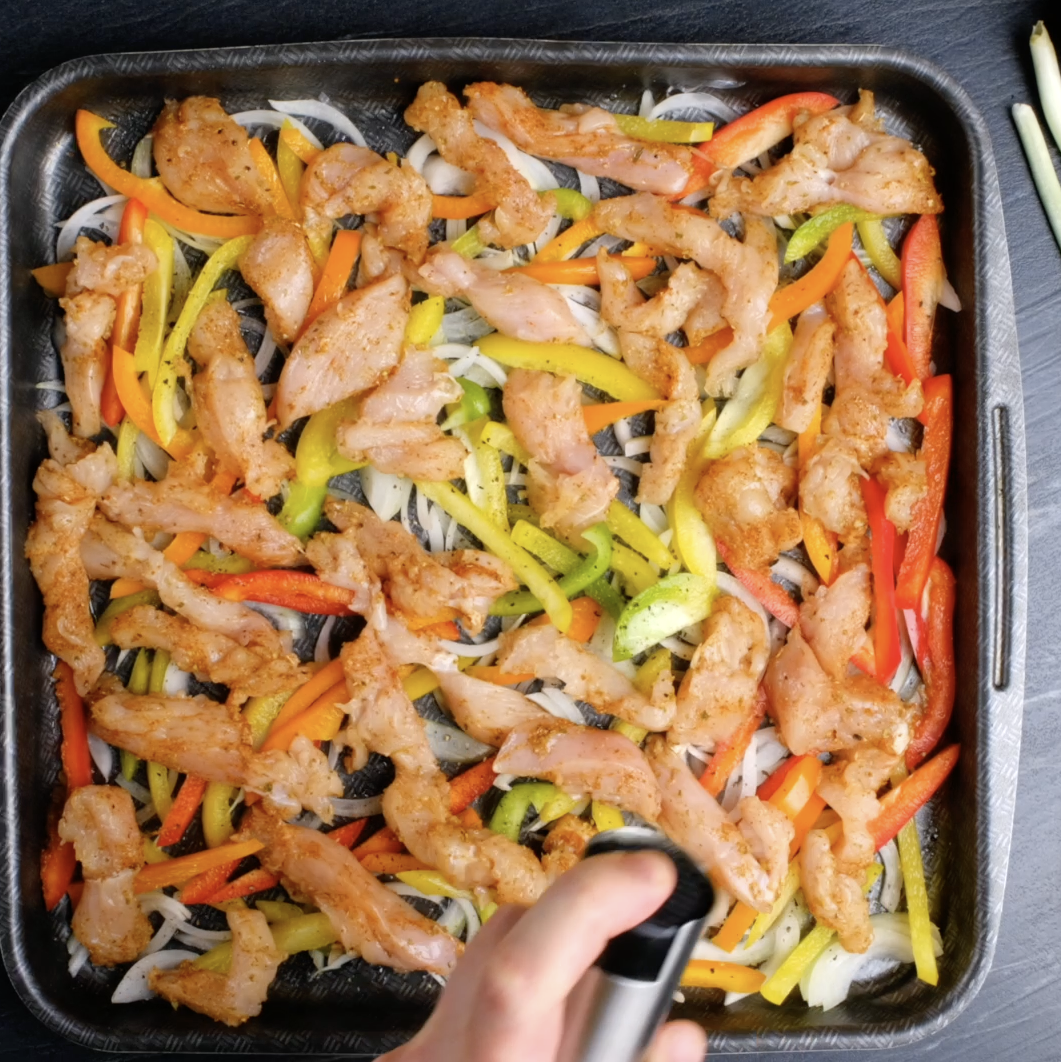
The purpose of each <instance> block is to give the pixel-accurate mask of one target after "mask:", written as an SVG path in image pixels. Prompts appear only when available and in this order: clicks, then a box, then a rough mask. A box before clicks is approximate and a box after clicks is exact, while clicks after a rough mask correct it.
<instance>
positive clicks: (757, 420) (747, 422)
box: [703, 322, 792, 461]
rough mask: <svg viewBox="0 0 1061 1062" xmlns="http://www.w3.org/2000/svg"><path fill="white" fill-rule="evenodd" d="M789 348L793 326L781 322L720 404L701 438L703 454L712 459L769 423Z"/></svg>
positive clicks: (748, 442)
mask: <svg viewBox="0 0 1061 1062" xmlns="http://www.w3.org/2000/svg"><path fill="white" fill-rule="evenodd" d="M791 349H792V329H791V328H789V326H788V323H787V322H782V323H781V324H779V325H777V326H776V327H775V328H774V329H773V331H771V332H770V333H769V334H768V335H767V337H766V341H765V342H764V343H763V348H762V351H761V352H760V354H759V360H758V361H757V362H756V363H755V364H754V365H752V366H751V367H750V368H747V369H745V370H744V374H743V375H742V376H741V378H740V382H739V383H738V384H737V390H736V392H735V394H734V395H733V397H732V398H731V399H730V400H729V401H728V402H727V403H726V405H725V406H724V407H723V409H722V412H721V413H720V414H719V415H718V419H717V420H716V421H715V424H714V427H713V428H712V429H711V431H710V433H709V435H708V437H707V439H706V441H705V442H704V449H703V456H704V458H705V459H706V460H709V461H714V460H717V459H718V458H720V457H725V456H726V454H728V453H730V452H732V451H733V450H736V449H737V448H738V447H739V446H751V445H752V444H753V443H754V442H755V440H756V439H758V438H759V436H760V435H762V433H763V432H764V431H765V430H766V429H767V428H768V427H769V426H770V424H771V423H772V422H773V419H774V416H775V415H776V413H777V406H778V403H779V402H780V401H781V390H782V388H783V386H784V377H785V362H786V361H787V360H788V354H789V351H790V350H791Z"/></svg>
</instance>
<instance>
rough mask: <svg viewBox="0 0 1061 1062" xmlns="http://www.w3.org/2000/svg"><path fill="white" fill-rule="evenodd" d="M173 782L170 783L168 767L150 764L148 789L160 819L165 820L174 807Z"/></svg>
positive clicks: (148, 766) (148, 767)
mask: <svg viewBox="0 0 1061 1062" xmlns="http://www.w3.org/2000/svg"><path fill="white" fill-rule="evenodd" d="M173 784H174V783H173V782H171V781H170V773H169V768H168V767H163V766H162V764H161V763H148V765H147V787H148V789H150V790H151V802H152V803H153V804H154V805H155V811H156V812H157V813H158V817H159V819H165V817H166V816H167V815H168V814H169V810H170V808H171V807H172V806H173Z"/></svg>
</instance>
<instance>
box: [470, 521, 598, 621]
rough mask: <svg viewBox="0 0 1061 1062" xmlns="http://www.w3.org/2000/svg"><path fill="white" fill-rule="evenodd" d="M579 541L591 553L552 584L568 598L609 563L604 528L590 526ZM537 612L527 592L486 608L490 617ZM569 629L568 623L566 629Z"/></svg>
mask: <svg viewBox="0 0 1061 1062" xmlns="http://www.w3.org/2000/svg"><path fill="white" fill-rule="evenodd" d="M582 537H583V538H584V539H585V540H586V541H587V542H588V543H589V544H590V545H591V546H593V552H592V553H590V554H588V555H587V556H585V557H582V558H581V559H580V560H579V562H578V564H577V565H576V566H575V567H574V568H572V569H571V571H570V572H568V573H567V574H566V575H564V576H562V577H561V578H560V579H559V580H558V581H557V582H556V584H555V585H556V586H557V587H558V588H559V589H560V592H561V593H563V594H564V596H565V597H568V598H571V597H574V596H575V595H576V594H580V593H582V592H583V591H585V590H586V588H587V587H589V586H591V585H592V584H593V583H595V582H596V581H597V580H598V579H600V578H601V576H603V575H604V573H605V572H606V571H607V570H608V569H609V568H610V567H611V563H612V535H611V531H610V530H609V529H608V525H607V524H605V523H599V524H594V525H593V526H592V527H590V528H587V529H586V530H585V531H583V532H582ZM540 611H542V604H541V602H539V601H538V599H537V598H536V597H535V596H534V594H532V593H531V592H530V591H529V590H511V591H509V592H508V593H507V594H503V595H502V596H501V597H499V598H498V599H497V601H495V602H494V604H493V605H492V606H491V607H490V615H491V616H521V615H523V614H524V613H527V612H540ZM572 620H573V614H572ZM570 626H571V624H570V623H569V624H568V629H569V628H570Z"/></svg>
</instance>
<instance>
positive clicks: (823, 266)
mask: <svg viewBox="0 0 1061 1062" xmlns="http://www.w3.org/2000/svg"><path fill="white" fill-rule="evenodd" d="M854 230H855V227H854V225H852V224H851V222H850V221H845V222H844V224H843V225H841V226H840V227H839V228H837V229H835V230H834V231H833V234H832V235H831V236H830V237H829V246H828V247H827V248H826V250H825V254H823V255H822V257H821V260H820V261H819V262H818V264H817V265H816V266H815V267H814V268H813V269H811V270H810V271H809V272H807V273H804V274H803V276H801V277H800V278H799V280H796V281H793V282H792V283H791V284H787V285H786V286H785V287H783V288H778V289H777V291H775V292H774V295H773V298H771V299H770V314H771V317H770V329H771V331H772V330H773V329H775V328H777V327H778V325H780V324H782V323H783V322H785V321H790V320H791V319H792V318H793V317H797V316H798V315H799V314H801V313H803V311H804V310H805V309H807V307H808V306H813V305H814V303H816V302H820V301H821V300H822V299H824V298H825V296H826V295H828V294H829V292H830V291H832V290H833V288H834V286H835V285H836V282H837V280H839V279H840V274H841V273H842V272H843V271H844V266H846V265H847V260H848V258H850V257H851V240H852V237H853V235H854Z"/></svg>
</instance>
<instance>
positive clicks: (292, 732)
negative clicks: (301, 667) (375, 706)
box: [261, 679, 350, 752]
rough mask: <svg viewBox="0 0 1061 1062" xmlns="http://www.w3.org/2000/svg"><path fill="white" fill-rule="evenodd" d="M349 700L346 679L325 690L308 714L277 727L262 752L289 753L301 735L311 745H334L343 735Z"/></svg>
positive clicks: (273, 727) (304, 712)
mask: <svg viewBox="0 0 1061 1062" xmlns="http://www.w3.org/2000/svg"><path fill="white" fill-rule="evenodd" d="M349 700H350V693H349V691H348V690H347V688H346V679H340V680H339V681H338V682H336V683H335V685H334V686H332V687H331V688H330V689H327V690H325V691H324V693H322V694H321V695H320V696H319V697H318V698H317V699H316V700H315V701H314V702H313V703H312V704H311V705H310V706H309V707H308V708H307V709H305V711H302V712H300V713H299V714H298V715H296V716H294V717H293V718H291V719H288V720H287V721H286V722H284V723H283V724H281V725H280V726H277V725H276V724H275V723H274V724H273V726H272V727H270V729H269V734H268V736H267V737H266V739H265V741H263V742H262V747H261V751H262V752H268V751H269V750H270V749H282V750H283V751H285V752H286V751H287V750H288V749H289V748H290V747H291V742H292V741H294V740H295V738H296V737H298V736H299V734H302V735H303V736H305V737H308V738H309V739H310V740H311V741H331V739H332V738H333V737H335V735H336V734H337V733H338V732H339V727H340V726H342V722H343V716H344V715H345V714H346V713H345V712H344V711H343V708H342V706H343V705H345V704H346V702H347V701H349Z"/></svg>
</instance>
